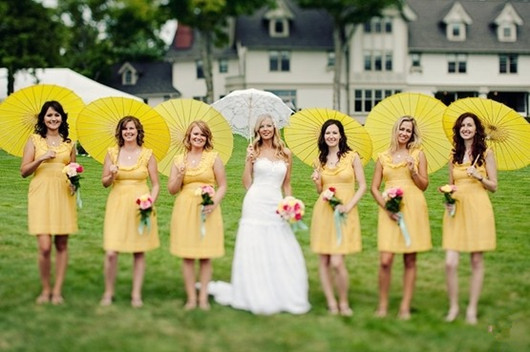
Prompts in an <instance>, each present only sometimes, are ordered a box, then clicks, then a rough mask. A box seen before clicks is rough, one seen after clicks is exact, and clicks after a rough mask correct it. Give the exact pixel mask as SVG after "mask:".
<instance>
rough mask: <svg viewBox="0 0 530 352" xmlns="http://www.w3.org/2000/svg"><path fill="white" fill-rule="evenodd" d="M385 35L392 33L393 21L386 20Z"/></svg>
mask: <svg viewBox="0 0 530 352" xmlns="http://www.w3.org/2000/svg"><path fill="white" fill-rule="evenodd" d="M385 33H392V19H391V18H385Z"/></svg>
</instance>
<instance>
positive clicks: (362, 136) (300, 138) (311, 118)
mask: <svg viewBox="0 0 530 352" xmlns="http://www.w3.org/2000/svg"><path fill="white" fill-rule="evenodd" d="M329 119H335V120H339V121H340V122H341V123H342V125H343V126H344V133H345V134H346V137H347V138H348V146H349V147H350V148H351V149H353V150H354V151H356V152H357V153H359V155H360V157H361V161H362V163H363V165H366V164H367V163H368V162H369V161H370V157H371V155H372V141H371V140H370V136H369V135H368V132H367V131H366V130H365V128H364V127H363V126H362V125H361V124H360V123H359V122H357V120H355V119H354V118H353V117H350V116H348V115H346V114H343V113H342V112H339V111H336V110H331V109H321V108H310V109H303V110H300V111H298V112H297V113H296V114H294V115H292V116H291V118H290V120H289V126H287V127H285V128H284V136H285V142H286V143H287V145H288V146H289V148H290V149H291V150H292V152H293V153H294V154H295V155H296V156H297V157H298V158H299V159H300V160H302V161H303V162H304V163H306V164H307V165H310V166H313V162H314V161H315V159H316V158H318V136H319V135H320V130H321V128H322V125H323V124H324V122H326V121H327V120H329Z"/></svg>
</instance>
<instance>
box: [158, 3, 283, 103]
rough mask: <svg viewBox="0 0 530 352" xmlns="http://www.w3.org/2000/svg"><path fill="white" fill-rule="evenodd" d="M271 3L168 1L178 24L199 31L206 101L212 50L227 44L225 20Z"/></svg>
mask: <svg viewBox="0 0 530 352" xmlns="http://www.w3.org/2000/svg"><path fill="white" fill-rule="evenodd" d="M273 3H274V1H273V0H169V4H168V7H167V8H168V9H169V11H170V13H172V14H174V15H175V16H176V17H177V20H178V21H179V23H182V24H185V25H188V26H189V27H191V28H194V29H196V30H197V31H198V33H199V36H198V38H197V39H198V42H199V45H200V51H201V60H202V63H203V72H204V80H205V83H206V101H207V102H208V103H212V102H213V98H214V97H213V73H212V62H213V48H214V46H217V47H222V46H223V45H226V44H227V42H228V35H227V33H226V30H227V24H228V20H229V18H231V17H236V16H238V15H243V14H249V13H251V12H252V11H254V10H256V9H258V8H260V7H262V6H266V5H267V4H273Z"/></svg>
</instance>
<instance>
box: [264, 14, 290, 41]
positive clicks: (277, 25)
mask: <svg viewBox="0 0 530 352" xmlns="http://www.w3.org/2000/svg"><path fill="white" fill-rule="evenodd" d="M269 35H270V36H271V37H287V36H289V21H288V20H287V19H286V18H275V19H271V20H270V21H269Z"/></svg>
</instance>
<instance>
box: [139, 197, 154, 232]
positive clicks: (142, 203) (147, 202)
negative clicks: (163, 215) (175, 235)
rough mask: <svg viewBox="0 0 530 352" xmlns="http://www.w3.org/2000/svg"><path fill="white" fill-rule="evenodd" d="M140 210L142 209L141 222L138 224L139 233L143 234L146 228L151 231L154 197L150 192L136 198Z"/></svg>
mask: <svg viewBox="0 0 530 352" xmlns="http://www.w3.org/2000/svg"><path fill="white" fill-rule="evenodd" d="M136 204H138V210H139V211H140V224H139V225H138V233H139V234H140V235H142V234H143V233H144V228H147V231H148V232H149V231H151V213H152V212H153V198H151V195H150V194H149V193H145V194H142V195H141V196H140V197H138V198H136Z"/></svg>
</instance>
